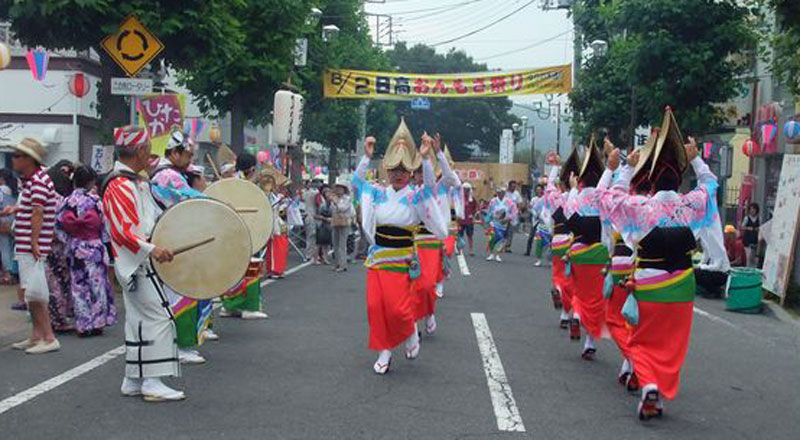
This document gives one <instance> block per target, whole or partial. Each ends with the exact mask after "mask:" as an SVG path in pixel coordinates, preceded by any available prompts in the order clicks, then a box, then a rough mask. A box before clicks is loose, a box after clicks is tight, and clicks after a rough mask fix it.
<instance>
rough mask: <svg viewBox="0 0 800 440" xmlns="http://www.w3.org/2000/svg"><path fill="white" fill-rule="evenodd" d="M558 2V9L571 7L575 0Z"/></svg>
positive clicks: (559, 0) (560, 0)
mask: <svg viewBox="0 0 800 440" xmlns="http://www.w3.org/2000/svg"><path fill="white" fill-rule="evenodd" d="M556 3H557V4H558V9H569V8H571V7H572V4H573V3H575V0H557V1H556Z"/></svg>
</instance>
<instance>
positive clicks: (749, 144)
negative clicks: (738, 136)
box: [742, 139, 761, 157]
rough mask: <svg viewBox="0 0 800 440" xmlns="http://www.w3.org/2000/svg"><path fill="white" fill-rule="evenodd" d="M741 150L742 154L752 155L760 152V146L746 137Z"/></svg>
mask: <svg viewBox="0 0 800 440" xmlns="http://www.w3.org/2000/svg"><path fill="white" fill-rule="evenodd" d="M742 151H743V152H744V155H745V156H747V157H753V156H754V155H757V154H760V153H761V147H759V145H758V143H756V141H754V140H752V139H748V140H746V141H745V142H744V144H743V145H742Z"/></svg>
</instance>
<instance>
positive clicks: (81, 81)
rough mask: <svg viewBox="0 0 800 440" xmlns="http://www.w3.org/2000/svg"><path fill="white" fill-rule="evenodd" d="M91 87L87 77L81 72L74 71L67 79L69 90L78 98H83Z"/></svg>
mask: <svg viewBox="0 0 800 440" xmlns="http://www.w3.org/2000/svg"><path fill="white" fill-rule="evenodd" d="M91 89H92V86H91V84H90V83H89V79H87V78H86V75H84V74H82V73H80V72H79V73H76V74H74V75H72V78H70V79H69V92H70V93H72V94H73V95H74V96H77V97H78V98H83V97H84V96H86V94H87V93H89V90H91Z"/></svg>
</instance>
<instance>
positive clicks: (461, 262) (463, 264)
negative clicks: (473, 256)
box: [456, 252, 472, 277]
mask: <svg viewBox="0 0 800 440" xmlns="http://www.w3.org/2000/svg"><path fill="white" fill-rule="evenodd" d="M456 258H457V259H458V268H459V269H461V275H464V276H465V277H468V276H470V275H472V274H471V273H470V272H469V266H467V259H466V258H464V253H463V252H461V253H459V254H458V255H457V256H456Z"/></svg>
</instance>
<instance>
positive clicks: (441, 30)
mask: <svg viewBox="0 0 800 440" xmlns="http://www.w3.org/2000/svg"><path fill="white" fill-rule="evenodd" d="M522 1H523V0H513V1H512V0H506V1H504V2H495V3H494V4H492V5H488V7H487V6H484V7H479V8H476V9H472V10H470V11H468V12H466V13H462V14H459V15H458V16H456V17H454V18H453V19H451V20H448V19H444V18H439V17H434V18H433V19H432V20H431V21H426V22H425V24H420V23H414V27H413V29H414V32H413V33H414V34H418V35H419V34H423V35H424V37H421V38H424V41H432V40H433V41H436V40H445V39H449V38H451V37H452V36H454V35H458V33H459V32H463V29H470V28H473V27H475V26H480V25H481V24H483V23H487V22H489V21H491V20H493V19H495V18H497V17H501V16H502V15H504V14H506V13H507V12H508V11H509V10H511V9H513V8H515V7H516V6H517V5H518V4H519V3H520V2H522ZM404 23H405V22H404ZM441 23H447V26H442V24H441ZM421 41H422V40H421Z"/></svg>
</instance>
